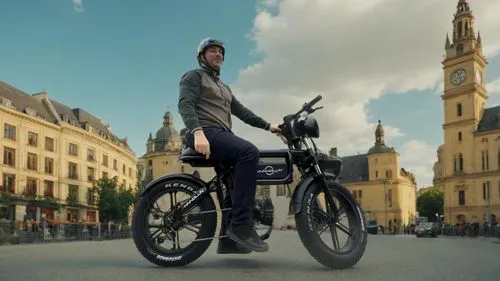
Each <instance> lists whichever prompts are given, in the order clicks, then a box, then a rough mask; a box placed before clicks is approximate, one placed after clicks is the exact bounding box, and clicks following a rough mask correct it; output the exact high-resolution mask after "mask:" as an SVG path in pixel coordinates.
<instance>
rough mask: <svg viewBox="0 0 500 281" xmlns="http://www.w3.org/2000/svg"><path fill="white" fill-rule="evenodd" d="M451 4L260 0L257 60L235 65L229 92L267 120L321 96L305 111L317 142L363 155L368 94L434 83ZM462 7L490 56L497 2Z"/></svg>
mask: <svg viewBox="0 0 500 281" xmlns="http://www.w3.org/2000/svg"><path fill="white" fill-rule="evenodd" d="M457 2H458V0H425V1H400V0H366V1H324V0H307V1H306V0H289V1H288V0H285V1H279V0H261V1H260V3H259V4H258V13H257V15H256V17H255V20H254V26H253V29H252V31H251V33H250V34H249V37H250V38H252V40H253V41H254V42H255V46H256V48H255V50H254V52H256V53H258V54H260V55H262V59H261V60H260V61H259V62H258V63H256V64H254V65H250V66H248V67H247V68H246V69H243V70H241V72H240V75H239V78H238V80H237V81H236V83H235V84H234V85H232V87H233V92H234V93H235V94H236V95H237V97H238V98H239V99H240V100H241V101H242V102H243V103H244V104H245V105H246V106H248V107H249V108H251V109H252V110H253V111H254V112H256V113H257V114H259V115H260V116H264V117H265V118H266V119H267V120H269V121H271V122H275V123H278V122H281V118H282V116H283V115H284V114H287V113H292V112H295V111H296V110H297V109H298V108H299V107H300V106H301V105H302V104H303V103H304V102H306V101H308V100H310V99H312V98H313V97H314V96H316V95H317V94H318V93H319V94H322V96H323V100H322V101H321V102H320V104H319V105H322V106H325V108H324V109H323V110H321V111H319V112H317V113H315V116H316V118H317V119H318V122H319V125H320V127H321V129H322V131H321V133H322V136H321V139H320V141H319V144H320V146H321V147H322V148H323V149H325V150H327V149H328V148H329V147H332V146H337V147H338V148H339V152H340V153H342V154H346V153H349V152H354V151H359V152H361V153H364V152H366V151H367V150H368V148H369V147H370V146H371V145H373V141H374V135H373V134H374V130H375V126H376V124H373V123H371V124H370V123H368V121H367V120H368V116H367V112H366V110H365V109H366V108H365V107H366V105H367V103H368V102H369V101H370V100H372V99H378V98H380V97H381V96H382V95H384V94H386V93H390V92H406V91H409V90H424V89H430V90H437V89H440V88H441V86H440V82H441V81H440V79H442V65H441V61H442V59H443V55H444V45H445V36H446V33H449V34H451V33H452V23H451V21H452V19H453V14H454V13H455V12H456V4H457ZM471 8H472V10H473V12H474V15H475V16H476V20H475V29H476V31H477V28H478V27H479V29H480V31H481V37H482V40H483V44H484V45H485V48H484V52H485V55H486V56H489V57H491V56H494V55H496V54H498V53H499V51H500V33H499V32H498V29H500V21H498V20H497V19H496V17H497V15H498V14H500V1H497V0H482V1H474V2H473V3H472V4H471ZM388 110H389V109H388ZM382 121H383V123H384V124H385V125H384V128H385V130H386V132H387V135H388V136H387V138H388V141H390V138H391V137H392V138H395V137H398V136H401V135H402V134H403V132H401V130H399V129H397V128H391V127H390V126H389V124H390V123H391V120H382ZM235 131H236V132H237V133H238V134H240V135H241V136H243V137H245V138H247V139H251V140H252V141H253V142H254V143H255V144H257V145H258V146H259V147H266V148H269V147H280V142H279V141H278V139H273V138H271V137H267V136H266V134H264V136H263V135H262V133H261V132H258V131H256V130H252V129H248V127H242V126H241V123H240V122H239V121H235ZM396 149H398V148H396ZM398 150H399V149H398ZM432 159H433V160H434V159H435V156H434V155H433V156H432ZM429 163H430V162H429ZM415 167H416V166H415ZM418 169H420V168H418ZM430 171H432V165H430V166H426V168H425V169H423V170H419V171H415V172H417V173H416V177H417V180H419V182H422V180H421V179H422V177H426V175H427V174H428V173H429V172H430Z"/></svg>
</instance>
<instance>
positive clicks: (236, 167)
mask: <svg viewBox="0 0 500 281" xmlns="http://www.w3.org/2000/svg"><path fill="white" fill-rule="evenodd" d="M203 132H204V133H205V136H206V138H207V140H208V142H209V144H210V158H211V159H214V160H216V161H217V162H219V163H221V164H222V165H224V166H226V167H230V166H233V171H234V174H233V183H232V190H231V198H230V199H231V202H230V201H229V200H228V199H229V198H226V199H225V200H224V204H225V207H231V206H228V205H229V204H228V203H231V204H230V205H232V211H231V215H230V223H231V224H232V225H234V226H236V225H242V224H249V223H253V211H254V207H255V189H256V187H257V165H258V162H259V150H258V149H257V147H255V145H253V144H252V143H250V142H248V141H246V140H244V139H242V138H240V137H238V136H236V135H234V134H233V133H231V132H227V131H224V130H222V129H219V128H215V127H210V128H203ZM188 145H189V146H191V147H193V148H194V138H193V137H192V136H190V137H189V140H188Z"/></svg>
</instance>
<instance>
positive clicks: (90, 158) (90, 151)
mask: <svg viewBox="0 0 500 281" xmlns="http://www.w3.org/2000/svg"><path fill="white" fill-rule="evenodd" d="M94 160H95V157H94V150H93V149H92V148H88V149H87V161H91V162H93V161H94Z"/></svg>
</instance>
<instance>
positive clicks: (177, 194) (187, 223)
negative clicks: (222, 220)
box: [132, 179, 217, 267]
mask: <svg viewBox="0 0 500 281" xmlns="http://www.w3.org/2000/svg"><path fill="white" fill-rule="evenodd" d="M150 188H151V189H150V190H149V191H148V192H147V193H146V194H145V195H144V196H143V197H141V198H140V200H139V202H138V204H137V207H136V209H135V212H134V215H133V217H132V236H133V240H134V243H135V246H136V247H137V249H138V250H139V252H140V254H141V255H142V256H143V257H145V258H146V259H147V260H149V261H150V262H152V263H154V264H156V265H160V266H166V267H173V266H184V265H186V264H189V263H191V262H193V261H194V260H196V259H198V258H199V257H200V256H201V255H202V254H203V253H204V252H205V251H206V250H207V248H208V247H209V246H210V243H211V242H212V239H213V237H214V234H215V229H216V226H217V214H216V212H215V210H216V209H215V204H214V201H213V199H212V197H211V196H210V194H208V193H207V194H206V195H202V196H204V197H203V198H202V199H201V200H200V201H199V202H198V204H197V205H195V207H194V209H192V210H191V211H190V212H189V213H187V214H183V215H182V216H181V217H176V216H173V210H174V209H175V208H176V207H178V206H179V205H180V204H181V203H182V202H185V201H187V200H190V199H191V198H192V196H193V195H194V193H195V192H196V191H198V190H199V189H200V188H201V186H199V185H197V184H193V183H192V182H190V181H186V180H183V179H170V180H167V181H164V182H161V183H158V184H157V185H155V186H152V187H150ZM168 205H169V206H170V209H169V208H168ZM184 235H187V236H188V237H184ZM186 242H192V243H191V244H188V245H186V246H185V247H183V246H182V245H183V244H184V243H186Z"/></svg>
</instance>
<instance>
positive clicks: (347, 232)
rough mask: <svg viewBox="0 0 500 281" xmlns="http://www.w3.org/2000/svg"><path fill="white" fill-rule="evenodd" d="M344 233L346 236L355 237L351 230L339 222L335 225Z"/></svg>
mask: <svg viewBox="0 0 500 281" xmlns="http://www.w3.org/2000/svg"><path fill="white" fill-rule="evenodd" d="M335 225H336V226H337V227H338V228H339V229H340V230H341V231H342V232H344V233H345V234H347V235H349V236H351V237H352V236H353V234H352V232H351V230H349V228H347V226H345V225H343V224H341V223H340V222H337V223H336V224H335Z"/></svg>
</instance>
